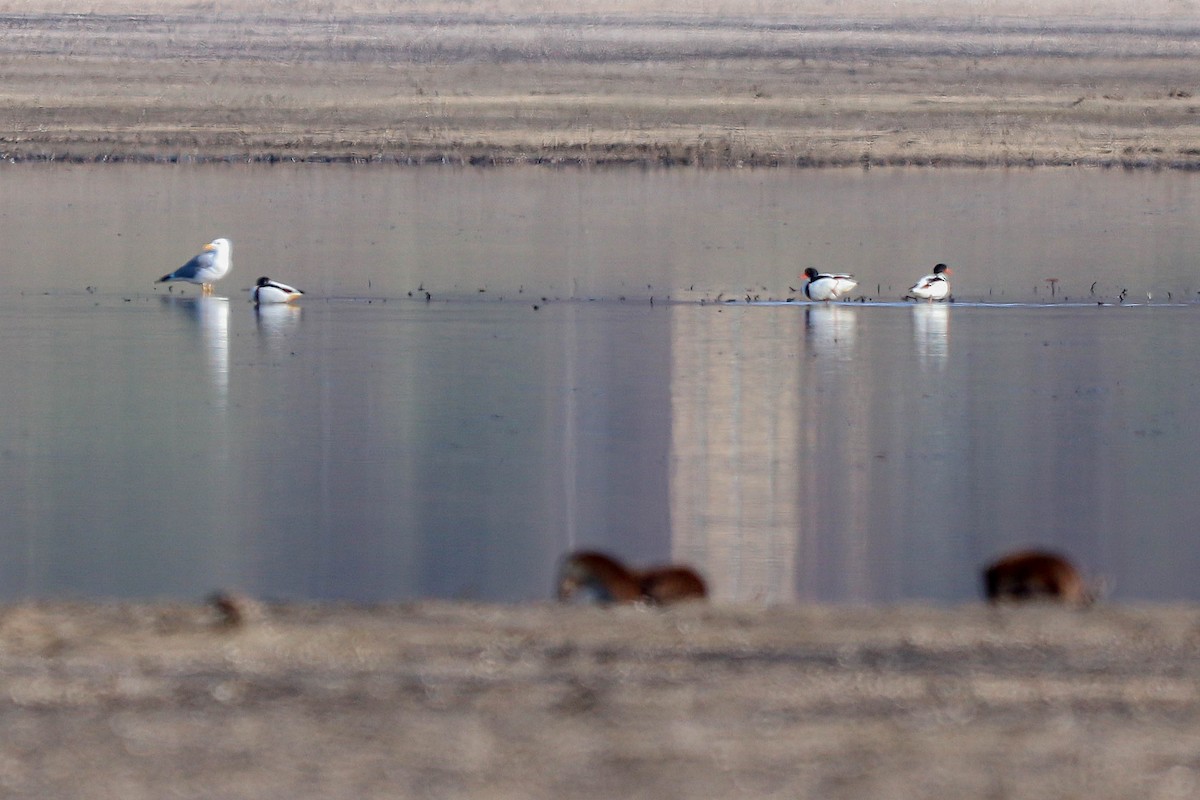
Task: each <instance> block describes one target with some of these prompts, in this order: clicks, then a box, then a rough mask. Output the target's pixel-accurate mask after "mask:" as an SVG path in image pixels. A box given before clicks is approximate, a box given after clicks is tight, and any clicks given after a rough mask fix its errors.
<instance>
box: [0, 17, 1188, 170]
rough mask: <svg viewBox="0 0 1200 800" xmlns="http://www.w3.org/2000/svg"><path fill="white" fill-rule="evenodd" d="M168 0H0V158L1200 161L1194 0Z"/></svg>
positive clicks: (1184, 164)
mask: <svg viewBox="0 0 1200 800" xmlns="http://www.w3.org/2000/svg"><path fill="white" fill-rule="evenodd" d="M154 9H155V10H154V11H152V12H149V13H147V12H145V11H144V9H137V8H135V7H133V6H131V5H130V4H128V3H123V2H121V1H120V0H98V2H95V3H89V4H86V5H77V4H72V3H58V4H28V3H12V2H10V3H7V4H0V27H2V28H3V29H4V35H3V36H2V37H0V87H3V88H2V89H0V98H2V99H3V110H4V113H3V114H0V157H2V158H4V159H5V160H9V161H68V162H70V161H87V162H93V161H97V162H109V161H115V162H119V161H139V162H141V161H151V162H155V161H163V162H177V161H188V162H204V161H217V162H234V163H241V162H247V161H251V162H272V161H280V160H283V161H316V162H324V161H339V162H356V163H398V164H428V163H435V164H442V163H453V164H481V165H486V164H513V163H534V164H545V163H549V164H586V165H593V164H635V165H663V166H680V165H685V166H704V167H731V166H833V165H889V164H917V165H979V166H997V165H1001V166H1016V165H1021V166H1027V165H1078V164H1087V165H1105V166H1122V167H1166V168H1181V169H1195V168H1198V167H1200V96H1198V94H1200V86H1198V85H1197V84H1196V78H1195V69H1194V64H1195V63H1196V58H1197V56H1200V36H1197V35H1196V32H1197V31H1198V30H1200V10H1197V9H1194V8H1191V7H1189V6H1187V5H1186V4H1178V3H1152V4H1149V6H1147V7H1146V8H1145V9H1144V10H1143V9H1139V16H1138V17H1137V18H1136V19H1134V18H1130V17H1128V16H1127V15H1126V14H1125V12H1122V11H1121V7H1120V6H1119V5H1118V4H1113V3H1104V2H1092V3H1086V2H1075V1H1074V0H1057V2H1049V3H1046V4H1038V5H1036V6H1035V5H1034V4H1027V3H1021V2H1015V0H1014V1H1013V2H989V3H983V4H977V3H968V4H961V3H959V4H956V3H940V4H939V3H933V2H914V3H913V4H911V5H906V6H904V10H903V11H901V10H898V9H897V7H896V6H895V4H891V3H882V2H875V0H858V2H852V3H848V4H840V5H839V6H838V8H837V13H836V15H833V14H831V13H830V12H829V10H828V7H826V6H821V7H820V8H818V9H815V10H814V9H808V10H803V9H802V10H800V11H791V12H790V13H789V11H788V8H787V6H786V5H785V4H781V3H775V2H766V1H764V2H758V3H754V4H751V6H750V7H747V6H746V5H745V4H739V3H735V2H733V1H732V0H714V1H713V2H709V3H706V4H703V5H701V6H698V7H697V9H699V10H689V11H688V12H686V13H684V12H682V11H680V10H679V9H678V7H676V6H672V5H671V4H666V3H649V4H647V5H645V6H639V5H638V4H634V3H629V2H621V0H608V2H605V1H604V0H591V2H588V3H583V4H578V5H575V6H573V7H572V9H571V10H570V13H563V12H561V11H555V10H552V9H550V8H547V6H546V5H545V4H542V3H536V2H523V1H522V0H493V1H492V2H483V3H463V4H456V3H434V2H414V3H412V4H406V5H405V6H404V7H403V9H402V10H400V11H399V12H396V11H395V10H392V11H390V12H388V11H387V10H386V9H385V8H384V7H382V6H380V5H374V4H371V3H369V2H353V1H352V0H345V1H344V2H335V3H312V4H297V5H292V4H289V5H287V6H268V7H266V8H265V9H260V8H258V7H256V6H252V5H250V4H248V3H242V2H225V3H214V4H211V5H209V4H205V5H203V6H196V5H194V4H187V3H175V2H164V3H159V4H156V5H155V6H154ZM889 9H890V11H889Z"/></svg>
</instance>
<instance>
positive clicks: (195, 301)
mask: <svg viewBox="0 0 1200 800" xmlns="http://www.w3.org/2000/svg"><path fill="white" fill-rule="evenodd" d="M162 300H163V302H164V303H166V304H167V305H169V306H171V307H172V308H177V309H179V310H180V311H181V312H183V313H184V315H185V316H186V317H187V318H189V319H191V320H192V321H193V322H194V323H195V324H196V327H197V328H198V329H199V335H198V337H197V338H198V340H199V341H200V342H201V343H202V344H203V345H204V351H205V356H206V358H207V361H208V368H209V373H210V375H211V380H212V385H213V388H214V389H216V396H217V405H219V406H220V407H222V408H224V407H225V405H226V404H227V403H228V401H229V299H228V298H226V297H212V296H207V297H163V298H162Z"/></svg>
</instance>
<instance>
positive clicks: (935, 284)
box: [907, 264, 950, 300]
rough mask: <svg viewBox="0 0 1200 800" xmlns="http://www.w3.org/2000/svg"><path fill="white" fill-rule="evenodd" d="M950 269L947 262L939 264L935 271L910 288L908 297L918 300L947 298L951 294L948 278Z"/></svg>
mask: <svg viewBox="0 0 1200 800" xmlns="http://www.w3.org/2000/svg"><path fill="white" fill-rule="evenodd" d="M949 272H950V269H949V267H947V266H946V265H945V264H938V265H937V266H936V267H934V268H933V272H931V273H930V274H928V275H926V276H925V277H924V278H921V280H919V281H917V282H916V283H915V284H914V285H913V287H912V288H911V289H909V290H908V295H907V296H908V297H915V298H917V299H918V300H945V299H946V298H947V297H949V296H950V281H948V280H947V279H946V275H947V274H949Z"/></svg>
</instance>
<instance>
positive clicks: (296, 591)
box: [0, 167, 1200, 602]
mask: <svg viewBox="0 0 1200 800" xmlns="http://www.w3.org/2000/svg"><path fill="white" fill-rule="evenodd" d="M0 184H3V186H4V188H5V191H4V193H3V195H2V196H3V198H4V199H3V200H0V234H2V235H3V236H4V239H5V241H6V249H5V254H4V264H5V269H4V271H3V274H2V275H0V289H2V290H3V293H2V294H0V341H3V346H2V347H0V374H3V375H4V376H5V380H4V381H3V383H0V408H3V409H4V411H5V413H4V415H3V417H2V418H0V487H3V488H0V497H3V500H4V504H3V507H4V508H5V510H6V512H7V513H6V514H5V515H4V518H3V519H2V520H0V542H3V543H4V546H5V552H6V554H7V555H6V558H5V559H4V560H3V562H0V598H5V599H13V598H19V597H29V596H33V597H51V596H62V595H67V596H89V597H90V596H100V597H108V596H112V597H158V596H172V597H197V596H200V595H201V594H203V593H205V592H207V591H209V590H211V589H214V588H217V587H236V588H240V589H243V590H246V591H249V592H253V593H255V594H260V595H265V596H270V597H282V598H317V599H326V598H347V599H353V600H364V601H373V600H391V599H407V598H415V597H429V596H433V597H450V598H460V597H461V598H474V599H483V600H501V601H517V600H529V599H537V598H544V597H546V596H548V594H549V592H550V587H551V584H552V580H553V572H554V568H555V562H556V561H557V559H558V557H559V555H560V554H561V553H562V552H563V551H565V550H567V549H569V548H572V547H579V546H599V547H604V548H605V549H609V550H612V551H614V552H617V553H620V554H623V555H625V556H626V557H628V558H629V559H631V560H633V561H635V562H649V561H659V560H666V559H678V560H686V561H690V562H693V563H695V564H696V565H698V566H699V567H700V568H701V569H702V570H703V571H704V572H705V573H706V574H707V575H708V576H709V578H710V580H711V582H712V583H713V587H714V590H715V594H716V596H717V597H719V598H721V599H724V600H738V601H751V602H776V601H790V600H796V599H799V600H805V601H809V600H817V601H839V602H894V601H906V600H933V601H944V602H958V601H964V600H969V599H971V598H974V597H976V596H977V595H978V586H977V579H976V570H977V568H978V566H979V565H980V564H981V563H983V562H984V561H986V560H987V559H988V558H990V557H992V556H994V555H996V554H997V553H999V552H1002V551H1003V550H1006V549H1008V548H1010V547H1014V546H1019V545H1029V544H1038V545H1044V546H1050V547H1054V548H1057V549H1061V550H1064V551H1066V552H1068V553H1070V554H1072V555H1073V556H1074V557H1075V558H1076V559H1077V560H1078V561H1079V562H1080V563H1081V565H1083V566H1084V568H1085V570H1086V571H1087V572H1088V573H1089V574H1091V575H1094V576H1096V577H1097V578H1098V579H1102V580H1103V581H1104V583H1105V585H1106V587H1107V589H1108V592H1109V596H1111V597H1113V598H1115V599H1152V600H1175V599H1188V600H1195V599H1200V589H1198V588H1197V587H1196V585H1195V581H1194V580H1193V577H1192V576H1194V574H1195V573H1196V566H1197V565H1196V564H1195V561H1196V559H1197V555H1196V554H1197V553H1198V552H1200V549H1198V548H1196V547H1195V543H1196V533H1195V529H1196V526H1195V520H1196V516H1197V515H1196V513H1195V512H1194V511H1193V509H1192V505H1193V503H1192V501H1191V492H1192V487H1194V486H1196V485H1200V480H1198V479H1200V468H1198V467H1197V466H1196V459H1195V458H1194V453H1195V452H1197V449H1198V448H1197V444H1198V442H1197V438H1198V436H1200V434H1198V433H1197V431H1198V430H1200V425H1198V424H1197V423H1200V419H1197V417H1198V416H1200V403H1198V402H1197V400H1196V397H1197V392H1196V382H1197V376H1198V375H1200V371H1198V370H1197V366H1198V364H1197V363H1196V362H1197V361H1198V360H1200V356H1197V355H1195V354H1196V353H1197V352H1200V348H1197V334H1196V332H1195V331H1196V330H1197V327H1196V326H1197V321H1198V320H1197V314H1198V313H1200V308H1197V307H1194V306H1192V305H1190V304H1187V303H1182V302H1180V301H1181V300H1182V299H1185V298H1187V299H1190V298H1191V297H1192V296H1193V295H1194V294H1195V292H1196V290H1197V285H1196V284H1197V282H1196V279H1195V276H1194V275H1193V274H1192V273H1193V267H1192V263H1193V262H1192V260H1191V258H1192V256H1191V254H1192V253H1194V252H1196V247H1195V244H1196V241H1195V237H1196V234H1195V233H1194V232H1193V231H1192V229H1191V228H1192V226H1191V221H1192V220H1194V219H1195V218H1196V212H1197V211H1198V210H1200V209H1198V208H1197V206H1198V205H1200V193H1198V192H1197V188H1198V187H1200V180H1198V179H1197V177H1196V176H1187V175H1174V174H1125V173H1103V172H1101V173H1097V172H1082V173H1076V172H1036V173H1035V172H1030V173H999V172H972V171H949V172H941V171H930V172H903V171H892V172H879V171H873V172H869V173H862V172H812V173H804V172H800V173H797V172H780V173H776V172H770V173H691V172H678V173H676V172H668V173H643V172H601V173H588V172H551V171H545V170H513V171H503V170H498V171H486V172H470V171H458V170H446V171H440V170H414V171H404V170H390V169H383V170H356V169H342V168H338V169H323V168H315V169H314V168H308V169H297V170H293V169H236V168H229V169H224V168H204V169H197V170H190V169H174V168H164V167H151V168H137V167H134V168H125V167H119V168H116V167H110V168H99V169H97V168H79V167H69V168H51V167H37V168H24V167H23V168H16V169H7V168H6V169H5V170H3V171H0ZM914 197H919V198H921V200H920V202H919V203H915V202H913V201H912V199H911V198H914ZM988 209H991V210H992V211H995V210H996V209H1003V210H1005V213H1002V214H1000V215H999V216H998V217H995V216H988V214H987V213H986V211H987V210H988ZM1060 211H1061V213H1060ZM976 223H977V224H976ZM972 228H973V229H972ZM217 235H227V236H229V237H230V238H232V239H233V240H234V242H235V245H234V246H235V251H234V272H233V273H232V274H231V276H230V277H228V278H227V279H225V280H224V281H223V282H222V283H221V284H219V285H218V292H217V296H216V297H212V298H200V297H197V296H196V293H195V292H194V291H190V290H187V289H184V290H180V289H178V288H177V289H174V290H172V291H167V290H165V289H163V288H162V287H156V286H154V285H153V284H152V281H153V279H154V278H156V277H157V276H159V275H161V274H163V273H164V272H167V271H169V270H170V269H173V268H174V267H175V266H177V265H178V264H179V263H182V261H183V260H185V259H186V258H187V257H188V256H190V255H191V253H192V252H194V251H195V249H196V247H197V246H198V245H199V244H200V243H202V242H203V241H205V240H207V239H209V238H212V237H214V236H217ZM835 256H836V257H835ZM1035 256H1036V257H1035ZM935 260H938V261H946V262H948V263H950V264H951V265H952V266H953V268H954V270H955V273H954V281H955V283H954V286H955V296H956V298H957V299H958V300H959V301H960V302H958V303H955V304H953V305H938V306H932V307H931V306H929V305H920V306H913V305H904V304H900V303H895V302H890V301H892V300H894V298H893V297H891V296H890V295H893V294H898V293H900V292H902V290H903V288H904V287H905V286H907V284H908V283H911V281H912V280H913V279H914V278H915V277H916V276H917V275H919V274H921V273H923V272H924V271H925V270H926V269H927V265H928V264H931V263H932V262H933V261H935ZM808 263H813V264H817V265H819V266H822V267H826V266H832V267H853V268H854V271H855V272H856V273H858V274H859V276H860V282H861V284H862V285H863V287H864V289H865V290H866V291H867V292H868V293H869V296H870V297H872V298H873V299H874V300H875V302H869V303H864V304H849V305H840V306H834V307H824V306H821V307H817V306H812V305H808V304H804V303H785V302H758V303H752V304H747V303H745V302H744V299H745V297H746V296H747V295H749V296H751V297H758V298H759V300H760V301H761V300H766V299H768V298H774V299H775V300H782V299H783V298H786V297H787V296H788V294H789V292H788V286H789V284H790V285H791V286H796V287H798V285H799V283H798V281H797V280H796V278H795V273H796V272H797V271H798V266H799V265H803V264H808ZM998 264H1002V265H1003V266H998ZM258 274H270V275H272V276H273V277H277V278H280V279H283V280H287V281H288V282H294V283H296V284H298V285H300V286H302V288H305V289H306V290H308V291H309V294H308V295H307V296H306V297H305V299H304V300H303V302H302V304H301V305H300V306H299V307H295V308H275V309H264V310H263V311H262V312H256V311H255V310H254V309H253V307H252V306H251V305H250V304H249V303H248V302H247V301H246V296H245V293H244V292H243V291H241V290H242V289H243V288H244V287H248V286H249V285H250V284H251V283H252V281H253V278H254V277H256V276H257V275H258ZM867 275H870V276H871V279H870V280H869V279H868V278H867ZM1045 277H1056V278H1058V281H1057V282H1056V283H1055V284H1054V292H1055V295H1054V298H1053V299H1054V300H1055V301H1061V300H1063V299H1064V298H1069V299H1070V300H1071V302H1070V303H1069V304H1056V305H1046V304H1044V302H1042V301H1046V300H1049V299H1050V298H1049V297H1048V296H1047V292H1048V290H1049V288H1048V287H1049V286H1050V284H1047V283H1045V282H1044V281H1043V278H1045ZM868 283H873V284H875V285H874V286H867V284H868ZM1093 283H1094V284H1095V286H1093V285H1092V284H1093ZM897 287H899V288H897ZM1035 289H1036V292H1035ZM1121 290H1125V293H1126V297H1125V299H1126V302H1127V304H1126V305H1124V306H1118V305H1104V306H1101V305H1097V300H1113V299H1116V298H1117V296H1118V295H1119V294H1120V292H1121ZM426 291H428V292H430V300H429V301H428V302H427V301H426V300H425V292H426ZM410 293H411V296H410ZM1146 294H1149V295H1150V296H1151V298H1152V299H1153V300H1154V302H1155V303H1156V305H1147V304H1145V302H1144V301H1145V295H1146ZM1168 294H1169V296H1170V299H1171V303H1170V304H1158V303H1160V302H1161V301H1164V300H1166V299H1167V297H1168ZM652 297H653V298H654V302H653V303H652V302H651V300H650V298H652ZM668 298H670V301H669V302H668ZM718 299H720V300H721V302H718ZM728 299H738V300H739V302H736V303H728V302H724V301H725V300H728ZM880 299H884V300H888V301H889V302H878V301H879V300H880ZM1133 299H1138V300H1142V301H1143V304H1141V305H1132V304H1130V303H1129V301H1131V300H1133ZM980 300H991V301H992V302H991V303H979V302H978V301H980ZM963 301H969V302H963ZM998 301H1005V302H1008V301H1012V302H1016V303H1018V304H1017V305H1001V304H1000V303H999V302H998Z"/></svg>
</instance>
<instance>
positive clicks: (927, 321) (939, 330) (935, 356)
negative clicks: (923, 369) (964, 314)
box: [913, 303, 950, 363]
mask: <svg viewBox="0 0 1200 800" xmlns="http://www.w3.org/2000/svg"><path fill="white" fill-rule="evenodd" d="M913 338H914V339H915V341H916V345H917V357H918V358H920V360H921V361H922V363H924V362H931V363H941V362H942V360H943V359H945V358H946V356H948V355H949V354H950V306H948V305H946V304H944V303H917V304H916V305H915V306H913Z"/></svg>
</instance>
